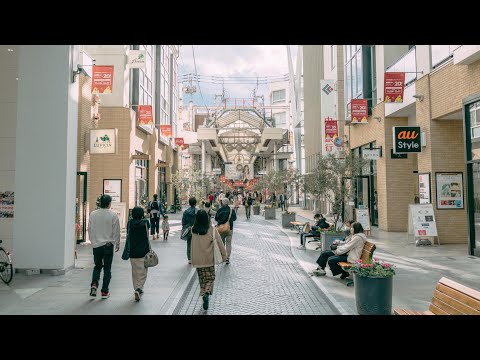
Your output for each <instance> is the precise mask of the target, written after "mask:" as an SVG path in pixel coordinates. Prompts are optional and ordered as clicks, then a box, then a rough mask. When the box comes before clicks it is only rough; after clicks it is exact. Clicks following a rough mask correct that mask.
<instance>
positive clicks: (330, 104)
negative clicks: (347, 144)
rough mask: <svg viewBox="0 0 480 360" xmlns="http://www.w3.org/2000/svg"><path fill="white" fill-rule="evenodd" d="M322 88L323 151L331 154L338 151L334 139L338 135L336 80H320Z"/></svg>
mask: <svg viewBox="0 0 480 360" xmlns="http://www.w3.org/2000/svg"><path fill="white" fill-rule="evenodd" d="M320 89H321V91H320V118H321V128H322V129H325V133H324V134H323V136H322V153H325V154H329V153H330V154H331V153H334V152H336V151H337V147H336V146H335V143H334V139H335V138H336V137H337V136H338V130H337V125H336V123H337V121H336V120H337V111H336V106H335V102H336V97H337V91H336V90H335V80H320ZM327 122H328V124H327ZM327 129H328V133H327Z"/></svg>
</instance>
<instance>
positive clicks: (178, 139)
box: [175, 138, 183, 146]
mask: <svg viewBox="0 0 480 360" xmlns="http://www.w3.org/2000/svg"><path fill="white" fill-rule="evenodd" d="M175 145H178V146H182V145H183V138H175Z"/></svg>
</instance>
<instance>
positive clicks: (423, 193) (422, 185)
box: [418, 173, 432, 204]
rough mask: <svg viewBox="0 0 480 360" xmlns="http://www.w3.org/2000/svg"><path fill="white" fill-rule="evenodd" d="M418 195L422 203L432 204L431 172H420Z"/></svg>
mask: <svg viewBox="0 0 480 360" xmlns="http://www.w3.org/2000/svg"><path fill="white" fill-rule="evenodd" d="M418 197H419V198H420V204H431V203H432V194H431V192H430V173H425V174H418Z"/></svg>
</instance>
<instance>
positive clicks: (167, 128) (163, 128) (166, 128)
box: [160, 125, 172, 137]
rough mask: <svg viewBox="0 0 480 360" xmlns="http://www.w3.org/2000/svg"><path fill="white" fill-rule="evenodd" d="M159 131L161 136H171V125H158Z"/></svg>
mask: <svg viewBox="0 0 480 360" xmlns="http://www.w3.org/2000/svg"><path fill="white" fill-rule="evenodd" d="M160 132H161V133H162V135H163V136H167V137H169V136H172V125H160Z"/></svg>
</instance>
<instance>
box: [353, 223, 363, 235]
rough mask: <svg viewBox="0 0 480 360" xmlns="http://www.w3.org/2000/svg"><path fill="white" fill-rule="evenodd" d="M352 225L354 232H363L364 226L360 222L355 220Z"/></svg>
mask: <svg viewBox="0 0 480 360" xmlns="http://www.w3.org/2000/svg"><path fill="white" fill-rule="evenodd" d="M352 227H353V233H354V234H358V233H363V226H362V224H360V223H359V222H354V223H353V224H352Z"/></svg>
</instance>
